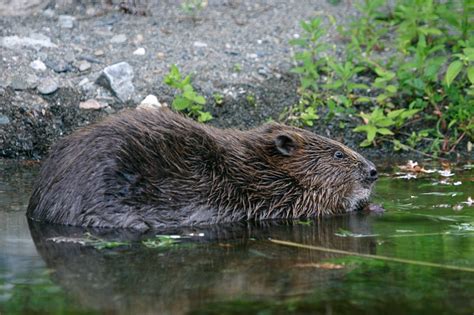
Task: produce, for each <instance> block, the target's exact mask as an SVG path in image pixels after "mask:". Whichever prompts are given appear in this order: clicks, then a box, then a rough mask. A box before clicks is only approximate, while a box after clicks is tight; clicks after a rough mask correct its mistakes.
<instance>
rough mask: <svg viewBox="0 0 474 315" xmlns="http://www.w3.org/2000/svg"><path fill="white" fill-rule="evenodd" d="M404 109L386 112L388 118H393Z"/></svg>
mask: <svg viewBox="0 0 474 315" xmlns="http://www.w3.org/2000/svg"><path fill="white" fill-rule="evenodd" d="M404 111H405V109H403V108H402V109H397V110H392V111H391V112H390V113H388V114H387V117H388V118H392V119H395V118H396V117H398V116H400V114H401V113H403V112H404Z"/></svg>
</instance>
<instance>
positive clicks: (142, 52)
mask: <svg viewBox="0 0 474 315" xmlns="http://www.w3.org/2000/svg"><path fill="white" fill-rule="evenodd" d="M145 53H146V51H145V48H143V47H140V48H138V49H137V50H135V51H134V52H133V54H134V55H137V56H144V55H145Z"/></svg>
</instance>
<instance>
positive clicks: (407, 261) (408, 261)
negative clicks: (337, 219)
mask: <svg viewBox="0 0 474 315" xmlns="http://www.w3.org/2000/svg"><path fill="white" fill-rule="evenodd" d="M270 242H272V243H274V244H279V245H284V246H290V247H298V248H305V249H309V250H316V251H321V252H326V253H333V254H341V255H350V256H357V257H362V258H369V259H377V260H383V261H388V262H396V263H402V264H408V265H417V266H423V267H433V268H441V269H449V270H456V271H465V272H474V268H470V267H460V266H453V265H443V264H437V263H432V262H425V261H418V260H411V259H403V258H395V257H387V256H378V255H371V254H361V253H356V252H350V251H346V250H341V249H333V248H326V247H321V246H312V245H306V244H300V243H295V242H289V241H282V240H274V239H270Z"/></svg>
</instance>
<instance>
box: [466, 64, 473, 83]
mask: <svg viewBox="0 0 474 315" xmlns="http://www.w3.org/2000/svg"><path fill="white" fill-rule="evenodd" d="M467 77H468V78H469V82H471V84H474V66H470V67H469V68H467Z"/></svg>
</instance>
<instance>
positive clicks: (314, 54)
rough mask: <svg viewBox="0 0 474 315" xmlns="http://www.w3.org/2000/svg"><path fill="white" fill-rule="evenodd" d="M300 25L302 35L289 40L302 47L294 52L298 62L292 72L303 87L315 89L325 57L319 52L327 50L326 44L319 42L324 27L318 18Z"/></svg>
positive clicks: (292, 43)
mask: <svg viewBox="0 0 474 315" xmlns="http://www.w3.org/2000/svg"><path fill="white" fill-rule="evenodd" d="M300 25H301V28H302V29H303V31H304V33H303V35H302V36H301V38H297V39H293V40H291V41H290V44H291V45H294V46H297V47H299V48H301V49H302V50H300V51H298V52H296V53H295V60H296V61H297V62H298V63H299V64H298V65H297V66H296V67H294V68H293V69H292V72H294V73H297V74H298V75H299V76H300V82H301V87H302V88H303V89H311V90H313V91H317V90H318V80H319V77H320V70H321V69H320V68H321V67H322V66H323V65H324V64H325V63H326V59H325V58H323V57H322V56H321V54H322V53H323V52H324V51H325V50H327V47H328V45H327V44H321V43H320V39H321V37H322V36H323V35H324V33H325V29H324V28H323V27H322V26H321V19H319V18H315V19H313V20H311V21H308V22H306V21H302V22H301V23H300Z"/></svg>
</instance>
